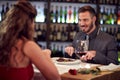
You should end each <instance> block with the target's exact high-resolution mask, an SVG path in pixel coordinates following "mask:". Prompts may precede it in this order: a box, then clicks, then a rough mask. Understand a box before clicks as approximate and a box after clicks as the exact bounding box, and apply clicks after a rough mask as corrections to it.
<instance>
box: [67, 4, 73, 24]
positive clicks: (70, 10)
mask: <svg viewBox="0 0 120 80" xmlns="http://www.w3.org/2000/svg"><path fill="white" fill-rule="evenodd" d="M71 21H72V6H71V5H70V6H69V9H68V22H67V23H71Z"/></svg>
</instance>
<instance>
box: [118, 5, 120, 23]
mask: <svg viewBox="0 0 120 80" xmlns="http://www.w3.org/2000/svg"><path fill="white" fill-rule="evenodd" d="M117 24H118V25H120V7H119V9H118V19H117Z"/></svg>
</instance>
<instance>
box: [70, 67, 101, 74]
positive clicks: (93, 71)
mask: <svg viewBox="0 0 120 80" xmlns="http://www.w3.org/2000/svg"><path fill="white" fill-rule="evenodd" d="M68 72H69V73H70V74H71V75H77V74H78V73H80V74H93V75H99V74H100V72H101V70H100V69H99V68H98V67H96V68H94V69H87V68H83V69H82V68H80V69H78V70H76V69H69V71H68Z"/></svg>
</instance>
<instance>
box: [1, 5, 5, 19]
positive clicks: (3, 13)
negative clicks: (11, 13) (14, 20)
mask: <svg viewBox="0 0 120 80" xmlns="http://www.w3.org/2000/svg"><path fill="white" fill-rule="evenodd" d="M4 7H5V5H4V4H2V11H1V20H3V19H4V15H5V10H4Z"/></svg>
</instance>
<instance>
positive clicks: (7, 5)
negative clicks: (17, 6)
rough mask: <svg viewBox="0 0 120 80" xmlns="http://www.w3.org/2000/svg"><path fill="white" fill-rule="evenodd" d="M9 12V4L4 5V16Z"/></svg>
mask: <svg viewBox="0 0 120 80" xmlns="http://www.w3.org/2000/svg"><path fill="white" fill-rule="evenodd" d="M8 10H9V2H7V3H6V10H5V14H6V13H7V12H8Z"/></svg>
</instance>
